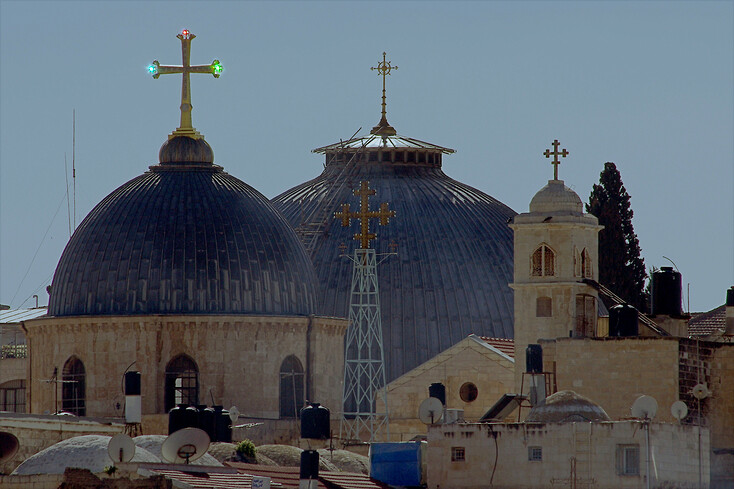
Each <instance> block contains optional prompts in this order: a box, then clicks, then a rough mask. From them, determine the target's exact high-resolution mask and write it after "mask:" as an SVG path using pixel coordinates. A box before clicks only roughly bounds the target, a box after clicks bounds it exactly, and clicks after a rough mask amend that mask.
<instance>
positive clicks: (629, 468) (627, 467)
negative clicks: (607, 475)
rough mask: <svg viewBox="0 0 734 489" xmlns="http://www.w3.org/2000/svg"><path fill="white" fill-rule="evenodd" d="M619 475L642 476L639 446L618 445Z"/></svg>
mask: <svg viewBox="0 0 734 489" xmlns="http://www.w3.org/2000/svg"><path fill="white" fill-rule="evenodd" d="M617 474H619V475H640V446H639V445H617Z"/></svg>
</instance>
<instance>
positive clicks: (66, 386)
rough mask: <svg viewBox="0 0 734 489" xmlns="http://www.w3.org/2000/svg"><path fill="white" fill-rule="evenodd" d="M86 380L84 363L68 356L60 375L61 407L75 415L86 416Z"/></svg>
mask: <svg viewBox="0 0 734 489" xmlns="http://www.w3.org/2000/svg"><path fill="white" fill-rule="evenodd" d="M86 381H87V374H86V371H85V370H84V364H83V363H82V361H81V360H79V359H78V358H77V357H71V358H69V359H68V360H67V361H66V363H65V364H64V369H63V371H62V375H61V409H62V410H63V411H66V412H67V413H71V414H75V415H77V416H86V414H87V408H86V390H87V386H86Z"/></svg>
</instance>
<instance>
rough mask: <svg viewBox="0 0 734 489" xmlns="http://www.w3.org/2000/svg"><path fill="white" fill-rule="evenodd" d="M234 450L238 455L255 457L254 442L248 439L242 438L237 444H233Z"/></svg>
mask: <svg viewBox="0 0 734 489" xmlns="http://www.w3.org/2000/svg"><path fill="white" fill-rule="evenodd" d="M234 450H235V451H236V452H237V453H239V454H240V455H242V456H244V457H247V458H255V452H257V449H256V448H255V444H254V443H252V441H250V440H248V439H244V440H242V441H241V442H239V443H238V444H237V446H235V448H234Z"/></svg>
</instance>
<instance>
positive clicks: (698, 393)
mask: <svg viewBox="0 0 734 489" xmlns="http://www.w3.org/2000/svg"><path fill="white" fill-rule="evenodd" d="M691 394H693V397H695V398H696V399H698V400H699V401H700V400H701V399H706V398H707V397H708V396H710V395H711V392H710V391H709V388H708V387H707V386H706V384H696V385H695V386H694V387H693V389H691Z"/></svg>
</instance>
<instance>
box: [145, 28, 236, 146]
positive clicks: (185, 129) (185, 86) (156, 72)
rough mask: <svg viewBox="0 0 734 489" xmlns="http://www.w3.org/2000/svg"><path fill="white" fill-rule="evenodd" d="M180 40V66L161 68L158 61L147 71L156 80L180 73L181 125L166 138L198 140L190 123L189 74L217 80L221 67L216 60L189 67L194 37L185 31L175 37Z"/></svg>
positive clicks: (196, 132)
mask: <svg viewBox="0 0 734 489" xmlns="http://www.w3.org/2000/svg"><path fill="white" fill-rule="evenodd" d="M176 37H178V38H179V39H180V40H181V58H182V60H183V61H182V66H163V65H161V64H160V63H159V62H158V60H155V61H153V63H152V64H151V65H150V66H148V71H149V72H150V74H152V75H153V78H156V79H157V78H158V77H159V76H161V75H168V74H171V73H181V74H182V75H183V76H182V77H181V78H182V82H181V125H180V126H179V127H178V128H177V129H176V130H175V131H174V132H173V134H170V135H169V136H168V138H169V139H171V138H174V137H176V136H186V137H190V138H192V139H200V138H201V137H202V136H201V134H199V132H198V131H197V130H196V129H194V126H193V124H192V122H191V110H192V109H193V106H192V105H191V85H190V80H189V74H190V73H210V74H212V75H214V78H219V75H221V74H222V69H223V68H222V65H221V63H220V62H219V60H218V59H215V60H214V61H212V62H211V64H209V65H196V66H191V41H192V40H193V39H194V38H195V37H196V36H195V35H193V34H192V33H190V32H189V31H188V30H187V29H184V30H183V31H181V33H180V34H179V35H177V36H176Z"/></svg>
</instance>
